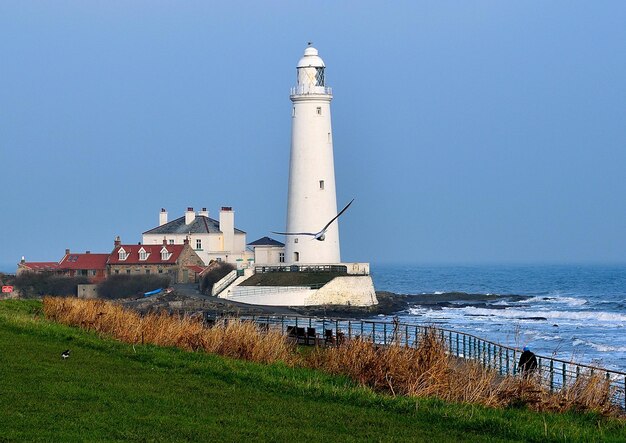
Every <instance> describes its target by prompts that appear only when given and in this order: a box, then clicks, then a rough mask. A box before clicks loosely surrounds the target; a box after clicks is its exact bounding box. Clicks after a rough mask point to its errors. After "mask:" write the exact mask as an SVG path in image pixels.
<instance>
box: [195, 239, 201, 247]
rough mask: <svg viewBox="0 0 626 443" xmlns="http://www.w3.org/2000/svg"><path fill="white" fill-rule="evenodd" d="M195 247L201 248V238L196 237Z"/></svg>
mask: <svg viewBox="0 0 626 443" xmlns="http://www.w3.org/2000/svg"><path fill="white" fill-rule="evenodd" d="M196 249H202V240H201V239H199V238H198V239H196Z"/></svg>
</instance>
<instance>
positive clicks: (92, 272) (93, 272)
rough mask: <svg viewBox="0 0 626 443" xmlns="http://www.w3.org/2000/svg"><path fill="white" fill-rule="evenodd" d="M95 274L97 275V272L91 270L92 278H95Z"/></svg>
mask: <svg viewBox="0 0 626 443" xmlns="http://www.w3.org/2000/svg"><path fill="white" fill-rule="evenodd" d="M97 273H98V271H96V270H95V269H93V270H92V271H91V275H93V276H94V277H95V276H96V274H97Z"/></svg>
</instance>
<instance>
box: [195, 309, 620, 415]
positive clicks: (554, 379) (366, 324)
mask: <svg viewBox="0 0 626 443" xmlns="http://www.w3.org/2000/svg"><path fill="white" fill-rule="evenodd" d="M205 318H207V319H208V317H205ZM238 318H239V319H242V320H250V321H253V322H255V323H257V324H259V325H263V326H264V327H267V328H273V329H275V330H280V331H281V332H282V333H283V334H286V333H287V331H288V329H289V331H293V329H291V328H294V327H295V328H296V329H297V328H314V329H315V330H316V331H318V330H319V333H318V334H319V336H322V337H327V336H329V335H330V336H334V337H335V338H336V340H335V343H338V342H340V341H341V338H345V339H348V340H350V339H353V338H362V339H366V340H369V341H371V342H373V343H374V344H375V345H379V346H388V345H392V344H395V345H399V346H408V347H417V346H418V345H419V343H420V341H421V340H422V339H423V337H424V335H425V334H426V333H428V332H431V333H432V332H434V333H435V334H437V336H438V337H439V338H440V339H441V340H442V341H443V342H444V343H445V344H446V347H447V352H448V353H449V354H450V355H453V356H455V357H457V358H463V359H467V360H473V361H476V362H478V363H480V364H481V365H483V366H484V367H486V368H489V369H492V370H495V371H497V372H498V373H499V374H500V375H502V376H505V375H512V376H514V375H517V374H520V368H519V367H518V361H519V357H520V355H521V350H519V349H516V348H513V347H510V346H504V345H501V344H499V343H495V342H492V341H489V340H485V339H483V338H480V337H477V336H475V335H472V334H467V333H464V332H458V331H453V330H450V329H445V328H439V327H436V326H430V325H417V324H410V323H402V322H400V321H394V322H382V321H374V320H346V319H329V318H317V317H303V316H241V317H238ZM536 357H537V368H536V370H535V371H534V375H533V376H537V378H538V379H539V380H540V382H541V384H542V386H545V387H546V388H547V389H549V390H550V392H554V391H558V390H560V389H563V388H568V387H571V386H572V385H574V384H575V383H576V382H577V381H578V380H579V379H580V380H582V379H581V377H590V376H595V377H598V376H600V377H602V378H604V379H605V380H606V381H607V383H608V385H609V389H611V391H612V400H613V402H614V403H615V404H617V405H619V406H620V407H622V408H624V409H626V372H620V371H614V370H610V369H605V368H600V367H597V366H591V365H585V364H579V363H574V362H572V361H566V360H561V359H558V358H554V357H546V356H540V355H537V356H536Z"/></svg>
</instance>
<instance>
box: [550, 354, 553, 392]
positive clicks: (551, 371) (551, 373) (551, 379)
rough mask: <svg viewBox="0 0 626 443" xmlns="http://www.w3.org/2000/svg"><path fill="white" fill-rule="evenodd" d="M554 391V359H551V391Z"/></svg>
mask: <svg viewBox="0 0 626 443" xmlns="http://www.w3.org/2000/svg"><path fill="white" fill-rule="evenodd" d="M552 391H554V360H552V359H550V392H552Z"/></svg>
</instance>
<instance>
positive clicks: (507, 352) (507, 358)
mask: <svg viewBox="0 0 626 443" xmlns="http://www.w3.org/2000/svg"><path fill="white" fill-rule="evenodd" d="M505 357H506V375H509V374H510V372H509V348H506V355H505Z"/></svg>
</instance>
